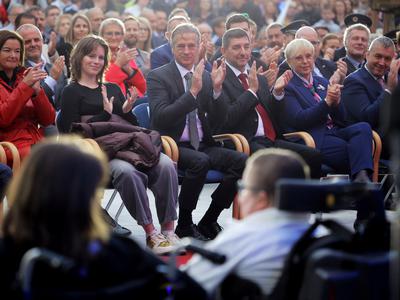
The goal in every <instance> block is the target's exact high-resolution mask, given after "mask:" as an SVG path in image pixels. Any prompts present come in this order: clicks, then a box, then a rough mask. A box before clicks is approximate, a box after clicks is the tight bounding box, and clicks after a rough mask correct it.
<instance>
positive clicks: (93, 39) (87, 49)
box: [71, 35, 110, 83]
mask: <svg viewBox="0 0 400 300" xmlns="http://www.w3.org/2000/svg"><path fill="white" fill-rule="evenodd" d="M97 46H101V47H103V49H104V66H103V68H102V69H101V70H100V72H99V74H98V75H97V81H98V82H100V83H101V82H102V81H103V75H104V72H105V70H106V68H107V67H108V62H109V61H110V48H109V47H108V44H107V42H106V41H105V40H104V39H103V38H101V37H99V36H97V35H89V36H85V37H84V38H83V39H81V40H80V41H79V42H78V44H76V45H75V47H74V49H73V50H72V53H71V79H72V81H78V80H79V79H80V78H81V76H82V59H83V57H84V56H86V55H89V54H90V53H91V52H92V51H93V50H95V49H96V47H97Z"/></svg>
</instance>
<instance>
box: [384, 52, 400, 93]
mask: <svg viewBox="0 0 400 300" xmlns="http://www.w3.org/2000/svg"><path fill="white" fill-rule="evenodd" d="M399 68H400V59H393V60H392V63H391V64H390V71H389V74H388V78H387V88H388V89H389V91H391V92H392V93H393V92H394V90H395V89H396V87H397V85H398V76H399Z"/></svg>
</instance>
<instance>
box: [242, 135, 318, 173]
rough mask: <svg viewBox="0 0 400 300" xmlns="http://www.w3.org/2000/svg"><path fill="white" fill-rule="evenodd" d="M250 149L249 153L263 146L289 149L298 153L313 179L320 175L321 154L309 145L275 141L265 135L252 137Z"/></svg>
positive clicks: (263, 147)
mask: <svg viewBox="0 0 400 300" xmlns="http://www.w3.org/2000/svg"><path fill="white" fill-rule="evenodd" d="M249 144H250V150H251V153H254V152H256V151H257V150H260V149H265V148H271V147H272V148H281V149H286V150H291V151H293V152H296V153H297V154H299V155H300V156H301V157H302V158H303V159H304V160H305V162H306V163H307V164H308V166H309V167H310V171H311V177H312V178H315V179H319V178H320V177H321V161H322V156H321V153H320V152H319V150H317V149H313V148H311V147H308V146H305V145H301V144H297V143H293V142H289V141H285V140H280V139H277V140H275V141H271V140H269V139H267V138H266V137H262V136H260V137H254V138H252V139H251V140H250V143H249Z"/></svg>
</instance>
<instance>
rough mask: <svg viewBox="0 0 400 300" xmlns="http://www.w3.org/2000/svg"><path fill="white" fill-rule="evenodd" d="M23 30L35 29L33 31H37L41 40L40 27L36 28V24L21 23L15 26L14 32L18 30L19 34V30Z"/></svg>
mask: <svg viewBox="0 0 400 300" xmlns="http://www.w3.org/2000/svg"><path fill="white" fill-rule="evenodd" d="M25 30H35V31H37V32H38V33H39V35H40V38H41V39H42V41H43V36H42V33H41V32H40V29H39V28H37V26H35V25H33V24H22V25H21V26H19V27H18V28H17V30H16V32H18V33H19V34H21V32H22V31H25Z"/></svg>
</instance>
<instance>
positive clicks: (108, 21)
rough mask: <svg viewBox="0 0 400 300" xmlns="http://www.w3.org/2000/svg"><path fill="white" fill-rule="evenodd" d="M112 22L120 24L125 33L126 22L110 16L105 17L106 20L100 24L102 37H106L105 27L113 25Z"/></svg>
mask: <svg viewBox="0 0 400 300" xmlns="http://www.w3.org/2000/svg"><path fill="white" fill-rule="evenodd" d="M111 24H114V25H118V26H119V27H121V29H122V34H123V35H125V26H124V23H122V21H121V20H120V19H117V18H108V19H105V20H104V21H103V22H101V24H100V29H99V35H100V36H101V37H104V29H105V28H106V27H107V26H109V25H111Z"/></svg>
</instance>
